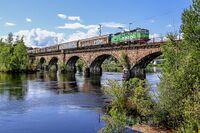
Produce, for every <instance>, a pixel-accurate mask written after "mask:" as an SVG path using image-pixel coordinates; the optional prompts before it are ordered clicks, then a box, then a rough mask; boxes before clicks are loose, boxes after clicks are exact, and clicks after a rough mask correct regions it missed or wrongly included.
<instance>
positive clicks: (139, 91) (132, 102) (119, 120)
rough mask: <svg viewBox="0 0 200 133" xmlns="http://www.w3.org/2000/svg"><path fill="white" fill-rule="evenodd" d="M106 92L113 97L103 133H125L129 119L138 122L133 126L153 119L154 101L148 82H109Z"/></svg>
mask: <svg viewBox="0 0 200 133" xmlns="http://www.w3.org/2000/svg"><path fill="white" fill-rule="evenodd" d="M104 91H105V93H106V94H107V95H109V96H111V109H109V110H108V114H107V115H106V116H104V117H103V120H105V121H106V122H107V125H106V127H105V128H103V130H102V131H103V132H106V133H107V132H108V133H110V132H120V133H121V132H124V129H125V126H126V125H127V124H129V123H128V122H129V121H128V119H129V118H133V119H135V121H136V122H135V123H131V124H136V123H142V122H147V121H148V120H149V119H151V118H152V114H153V110H154V101H153V100H152V97H151V94H150V93H149V91H150V86H149V85H148V83H147V82H145V81H143V80H140V79H137V78H134V79H130V80H129V81H123V83H122V85H121V84H119V83H118V82H117V81H109V82H108V87H107V88H105V90H104Z"/></svg>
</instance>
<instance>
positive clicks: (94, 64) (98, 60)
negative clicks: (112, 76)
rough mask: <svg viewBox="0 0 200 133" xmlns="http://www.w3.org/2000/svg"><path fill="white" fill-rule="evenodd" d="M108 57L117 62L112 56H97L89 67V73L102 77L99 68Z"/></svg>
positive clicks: (100, 68)
mask: <svg viewBox="0 0 200 133" xmlns="http://www.w3.org/2000/svg"><path fill="white" fill-rule="evenodd" d="M110 57H114V58H115V59H116V60H118V59H117V58H116V57H115V56H114V55H112V54H102V55H99V56H97V57H96V58H95V59H94V60H93V61H92V63H91V64H90V66H89V68H90V73H91V74H93V75H102V67H101V65H102V64H103V62H104V61H105V60H106V59H108V58H110Z"/></svg>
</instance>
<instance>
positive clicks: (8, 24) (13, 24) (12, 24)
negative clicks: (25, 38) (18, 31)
mask: <svg viewBox="0 0 200 133" xmlns="http://www.w3.org/2000/svg"><path fill="white" fill-rule="evenodd" d="M5 25H6V26H15V25H16V24H15V23H11V22H6V23H5Z"/></svg>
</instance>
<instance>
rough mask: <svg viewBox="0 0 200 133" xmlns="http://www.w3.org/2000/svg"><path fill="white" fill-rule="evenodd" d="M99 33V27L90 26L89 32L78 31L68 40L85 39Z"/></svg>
mask: <svg viewBox="0 0 200 133" xmlns="http://www.w3.org/2000/svg"><path fill="white" fill-rule="evenodd" d="M97 34H98V28H96V27H90V29H88V31H87V32H81V31H77V32H76V33H73V34H71V35H69V36H68V39H67V41H74V40H79V39H85V38H89V37H93V36H97Z"/></svg>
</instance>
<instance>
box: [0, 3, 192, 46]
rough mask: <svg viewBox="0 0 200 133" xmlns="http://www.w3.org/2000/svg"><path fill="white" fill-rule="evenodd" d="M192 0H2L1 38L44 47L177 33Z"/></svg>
mask: <svg viewBox="0 0 200 133" xmlns="http://www.w3.org/2000/svg"><path fill="white" fill-rule="evenodd" d="M190 4H191V0H162V1H161V0H98V1H97V0H12V1H8V0H1V8H0V36H5V35H7V34H8V33H9V32H13V33H15V34H16V35H19V36H20V35H21V36H22V35H24V36H25V41H26V43H27V45H28V46H45V45H50V44H53V43H60V42H64V41H70V40H74V39H79V38H85V37H90V36H95V35H97V34H98V24H102V25H103V29H102V32H103V34H107V33H115V32H119V31H120V29H119V28H118V27H123V28H124V29H128V27H129V23H132V24H131V28H135V27H142V28H147V29H149V30H150V33H151V34H154V35H155V36H158V35H160V34H162V35H165V34H166V33H167V32H170V31H174V30H176V31H178V30H179V27H180V24H181V13H182V12H183V10H184V9H185V8H188V7H189V5H190Z"/></svg>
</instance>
